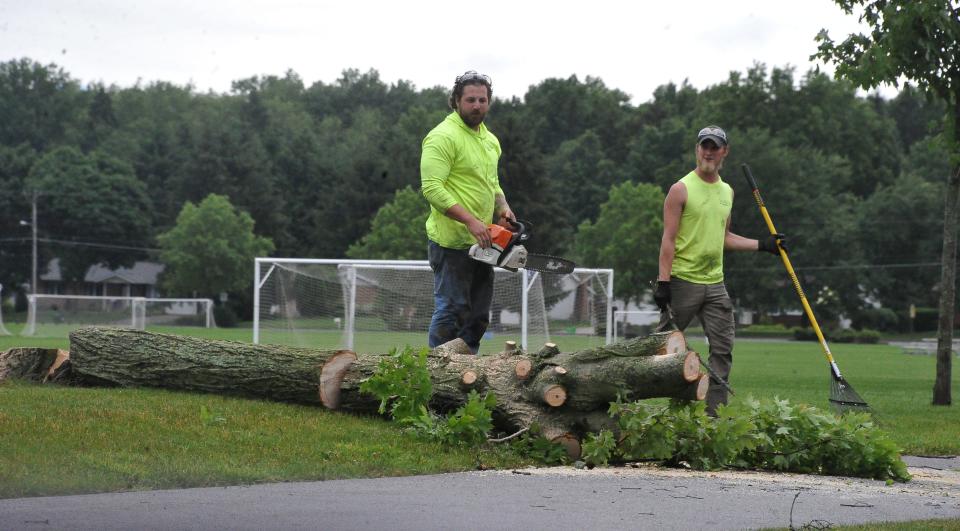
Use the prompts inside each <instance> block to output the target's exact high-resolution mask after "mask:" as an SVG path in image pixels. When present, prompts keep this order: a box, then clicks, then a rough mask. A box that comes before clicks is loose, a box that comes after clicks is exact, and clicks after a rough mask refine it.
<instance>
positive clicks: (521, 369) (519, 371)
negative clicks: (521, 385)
mask: <svg viewBox="0 0 960 531" xmlns="http://www.w3.org/2000/svg"><path fill="white" fill-rule="evenodd" d="M532 370H533V363H532V362H531V361H530V360H520V361H518V362H517V364H516V365H515V366H514V367H513V372H514V374H516V375H517V378H519V379H521V380H526V379H527V378H529V377H530V371H532Z"/></svg>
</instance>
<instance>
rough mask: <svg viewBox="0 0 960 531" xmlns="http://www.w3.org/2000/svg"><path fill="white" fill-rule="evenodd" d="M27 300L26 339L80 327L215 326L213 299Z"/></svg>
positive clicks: (36, 297) (63, 297)
mask: <svg viewBox="0 0 960 531" xmlns="http://www.w3.org/2000/svg"><path fill="white" fill-rule="evenodd" d="M27 301H28V306H27V322H26V324H25V325H24V327H23V331H22V332H21V334H22V335H25V336H35V337H64V336H67V335H69V333H70V332H71V331H72V330H74V329H76V328H78V327H81V326H117V327H123V328H133V329H136V330H145V329H146V328H148V327H159V328H163V327H171V326H194V327H205V328H210V327H213V326H215V325H214V322H213V300H211V299H176V298H148V297H120V296H117V297H110V296H94V295H29V296H27Z"/></svg>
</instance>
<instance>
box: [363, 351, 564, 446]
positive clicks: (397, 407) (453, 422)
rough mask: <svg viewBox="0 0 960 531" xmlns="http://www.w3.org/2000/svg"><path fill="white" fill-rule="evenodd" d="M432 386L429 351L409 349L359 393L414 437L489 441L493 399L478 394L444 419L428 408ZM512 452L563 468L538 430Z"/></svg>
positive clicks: (388, 359)
mask: <svg viewBox="0 0 960 531" xmlns="http://www.w3.org/2000/svg"><path fill="white" fill-rule="evenodd" d="M432 389H433V386H432V384H431V383H430V371H429V370H428V369H427V349H421V350H420V351H419V352H415V351H414V350H413V349H412V348H411V347H409V346H408V347H406V348H404V349H392V350H391V351H390V353H389V355H387V356H384V357H383V358H382V359H381V360H380V363H379V365H378V366H377V370H376V372H375V373H374V375H373V376H371V377H370V378H368V379H367V380H365V381H364V382H363V383H362V384H361V385H360V391H362V392H364V393H369V394H372V395H374V396H376V397H377V398H379V399H380V406H379V408H378V410H379V411H380V413H381V414H384V413H389V415H390V417H391V418H392V419H393V420H395V421H397V422H399V423H400V424H402V425H404V426H406V427H409V428H410V429H412V430H413V431H414V432H415V433H417V434H419V435H421V436H423V437H425V438H427V439H431V440H435V441H440V442H443V443H445V444H466V445H479V444H482V443H485V442H487V441H488V437H489V435H490V432H491V431H492V430H493V410H494V408H495V407H496V405H497V398H496V396H494V395H493V394H490V393H487V394H485V395H483V396H481V395H480V394H479V393H477V392H476V391H471V392H470V393H469V395H467V403H466V404H464V405H463V406H461V407H460V408H458V409H457V410H456V411H454V412H453V413H452V414H450V415H448V416H442V415H439V414H437V413H436V412H434V411H431V410H430V408H429V402H430V396H431V392H432ZM510 442H511V448H512V449H513V450H514V451H516V452H517V453H519V454H520V455H524V456H527V457H529V458H531V459H534V460H536V461H538V462H540V463H544V464H560V463H566V462H568V461H569V460H568V459H567V454H566V451H565V450H564V448H563V446H561V445H559V444H557V443H554V442H551V441H550V440H548V439H547V438H546V437H544V436H543V435H542V433H541V431H540V428H539V426H531V427H530V429H529V430H528V431H527V432H525V433H523V434H522V436H520V437H516V438H513V439H512V440H511V441H510Z"/></svg>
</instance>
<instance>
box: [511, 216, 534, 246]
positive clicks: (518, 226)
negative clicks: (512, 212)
mask: <svg viewBox="0 0 960 531" xmlns="http://www.w3.org/2000/svg"><path fill="white" fill-rule="evenodd" d="M507 223H509V224H510V229H511V230H512V231H513V233H514V234H515V235H516V240H515V241H516V242H524V241H527V239H528V238H529V237H530V232H529V231H530V226H531V225H530V222H529V221H521V220H519V219H510V218H507Z"/></svg>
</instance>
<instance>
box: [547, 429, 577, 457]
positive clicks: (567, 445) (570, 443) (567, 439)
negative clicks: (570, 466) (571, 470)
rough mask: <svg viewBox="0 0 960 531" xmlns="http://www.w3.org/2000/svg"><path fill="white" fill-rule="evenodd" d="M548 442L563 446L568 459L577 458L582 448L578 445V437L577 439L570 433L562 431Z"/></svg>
mask: <svg viewBox="0 0 960 531" xmlns="http://www.w3.org/2000/svg"><path fill="white" fill-rule="evenodd" d="M550 442H553V443H557V444H559V445H560V446H563V449H564V450H566V451H567V456H568V457H569V458H570V459H579V458H580V454H581V453H582V449H581V447H580V439H578V438H577V437H576V436H575V435H573V434H572V433H564V434H563V435H558V436H556V437H553V438H551V439H550Z"/></svg>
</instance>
